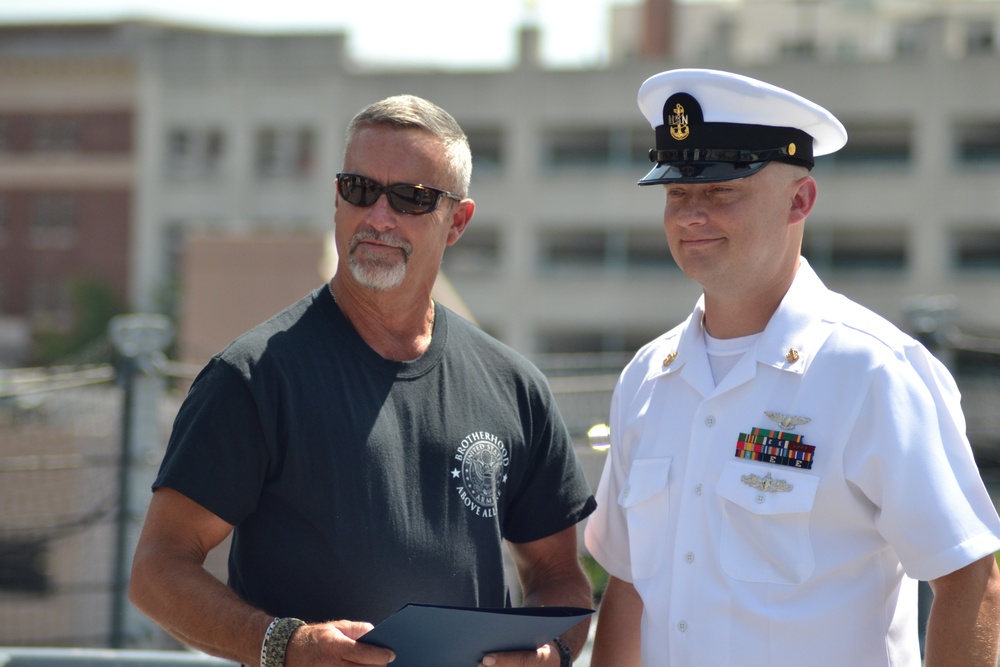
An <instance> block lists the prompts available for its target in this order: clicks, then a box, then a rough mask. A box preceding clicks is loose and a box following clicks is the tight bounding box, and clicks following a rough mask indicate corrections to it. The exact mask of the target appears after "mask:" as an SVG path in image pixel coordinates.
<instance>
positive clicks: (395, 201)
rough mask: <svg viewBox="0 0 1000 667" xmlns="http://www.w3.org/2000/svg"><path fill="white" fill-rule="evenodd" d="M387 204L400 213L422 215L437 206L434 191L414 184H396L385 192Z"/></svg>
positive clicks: (436, 197)
mask: <svg viewBox="0 0 1000 667" xmlns="http://www.w3.org/2000/svg"><path fill="white" fill-rule="evenodd" d="M386 195H387V196H388V197H389V204H391V205H392V207H393V208H394V209H396V210H397V211H399V212H400V213H408V214H410V215H422V214H424V213H430V212H431V211H433V210H434V209H435V208H436V207H437V202H438V197H439V196H440V195H439V194H438V193H437V192H436V191H434V190H432V189H430V188H422V187H419V186H416V185H396V186H394V187H391V188H389V190H388V191H387V192H386Z"/></svg>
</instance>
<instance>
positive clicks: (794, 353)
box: [785, 347, 799, 364]
mask: <svg viewBox="0 0 1000 667" xmlns="http://www.w3.org/2000/svg"><path fill="white" fill-rule="evenodd" d="M785 359H787V360H788V363H790V364H794V363H795V362H796V361H798V360H799V351H798V350H796V349H795V348H794V347H790V348H788V352H787V353H785Z"/></svg>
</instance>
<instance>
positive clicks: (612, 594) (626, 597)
mask: <svg viewBox="0 0 1000 667" xmlns="http://www.w3.org/2000/svg"><path fill="white" fill-rule="evenodd" d="M641 621H642V599H641V598H640V597H639V594H638V593H637V592H636V590H635V588H634V587H633V586H632V584H630V583H627V582H625V581H622V580H621V579H617V578H615V577H611V579H610V580H609V581H608V587H607V589H606V590H605V592H604V597H603V598H602V600H601V611H600V615H599V616H598V619H597V635H596V637H595V638H594V654H593V657H592V658H591V661H590V664H591V666H592V667H633V666H638V665H640V664H641V663H642V656H641V643H640V636H639V635H640V623H641Z"/></svg>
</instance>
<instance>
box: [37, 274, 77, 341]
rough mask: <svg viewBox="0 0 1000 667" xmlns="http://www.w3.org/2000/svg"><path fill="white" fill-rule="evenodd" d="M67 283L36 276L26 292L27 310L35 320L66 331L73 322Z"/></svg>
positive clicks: (57, 279)
mask: <svg viewBox="0 0 1000 667" xmlns="http://www.w3.org/2000/svg"><path fill="white" fill-rule="evenodd" d="M69 292H70V290H69V285H68V284H67V283H66V281H64V280H61V279H59V278H52V277H49V276H41V277H36V279H35V280H34V281H32V283H31V288H30V290H29V293H28V299H29V305H28V308H29V312H30V313H31V316H32V318H33V319H34V320H35V322H38V323H43V324H44V326H46V327H52V328H54V329H56V330H59V331H67V330H69V328H70V327H71V326H72V323H73V310H72V305H71V298H70V293H69Z"/></svg>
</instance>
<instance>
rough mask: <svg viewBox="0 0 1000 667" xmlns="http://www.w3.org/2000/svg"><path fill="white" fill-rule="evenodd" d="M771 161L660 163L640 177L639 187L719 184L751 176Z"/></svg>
mask: <svg viewBox="0 0 1000 667" xmlns="http://www.w3.org/2000/svg"><path fill="white" fill-rule="evenodd" d="M770 162H771V160H759V161H757V162H708V161H705V162H661V163H659V164H657V165H656V166H655V167H653V168H652V169H651V170H650V172H649V173H648V174H646V175H645V176H643V177H642V179H641V180H640V181H639V185H660V184H663V183H721V182H723V181H734V180H736V179H738V178H746V177H747V176H752V175H753V174H756V173H757V172H758V171H760V170H761V169H763V168H764V167H765V166H767V164H768V163H770Z"/></svg>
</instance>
